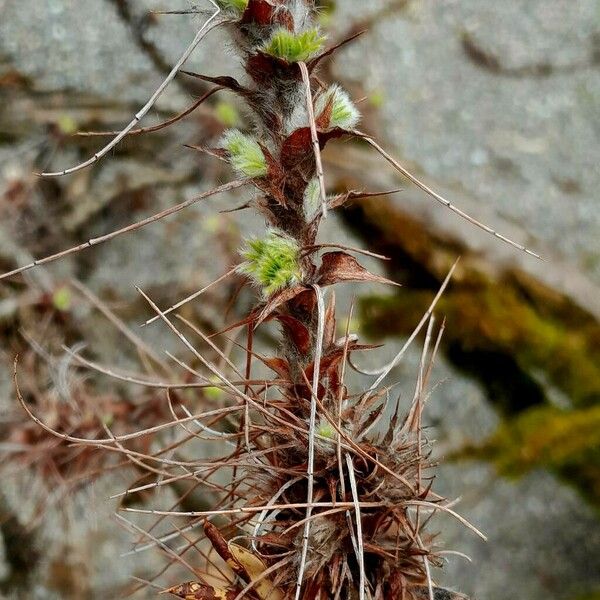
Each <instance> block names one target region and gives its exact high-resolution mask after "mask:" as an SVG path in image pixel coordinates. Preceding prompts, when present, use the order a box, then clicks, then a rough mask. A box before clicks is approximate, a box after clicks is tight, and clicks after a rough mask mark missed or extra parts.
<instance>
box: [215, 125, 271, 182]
mask: <svg viewBox="0 0 600 600" xmlns="http://www.w3.org/2000/svg"><path fill="white" fill-rule="evenodd" d="M221 146H222V147H223V148H224V149H225V150H227V152H228V153H229V162H230V163H231V166H232V167H233V168H234V169H235V170H236V171H237V172H238V173H239V174H240V175H245V176H246V177H252V178H256V177H265V176H266V175H267V173H268V172H269V167H268V165H267V159H266V158H265V154H264V152H263V151H262V148H261V147H260V144H259V143H258V142H257V141H256V140H255V139H254V138H253V137H252V136H249V135H246V134H244V133H242V132H241V131H239V130H238V129H230V130H229V131H227V132H226V133H225V135H224V136H223V138H222V140H221Z"/></svg>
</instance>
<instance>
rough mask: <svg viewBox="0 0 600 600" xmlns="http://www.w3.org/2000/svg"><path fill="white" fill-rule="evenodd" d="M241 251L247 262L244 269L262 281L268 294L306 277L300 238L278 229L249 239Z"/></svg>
mask: <svg viewBox="0 0 600 600" xmlns="http://www.w3.org/2000/svg"><path fill="white" fill-rule="evenodd" d="M241 255H242V256H243V258H244V259H245V262H244V263H242V265H240V271H241V272H242V273H244V274H246V275H248V276H249V277H250V278H251V279H252V280H253V281H254V282H255V283H256V284H258V285H259V286H260V287H261V288H262V290H263V294H264V295H265V296H270V295H271V294H273V293H275V292H277V291H279V290H281V289H283V288H284V287H286V286H288V285H290V284H291V283H294V282H298V281H300V279H301V278H302V271H301V269H300V262H299V257H300V248H299V247H298V244H297V242H296V241H295V240H294V239H292V238H290V237H289V236H286V235H285V234H283V233H280V232H278V231H275V230H271V231H270V232H269V233H268V235H267V236H266V237H264V238H260V239H258V238H254V239H251V240H248V242H247V245H246V247H245V248H244V249H243V250H242V251H241Z"/></svg>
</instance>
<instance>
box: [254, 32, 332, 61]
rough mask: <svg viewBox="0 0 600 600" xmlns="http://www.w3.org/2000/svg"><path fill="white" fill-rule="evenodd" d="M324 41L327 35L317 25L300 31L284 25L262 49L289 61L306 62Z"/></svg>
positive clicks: (266, 52)
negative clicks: (290, 29) (291, 29)
mask: <svg viewBox="0 0 600 600" xmlns="http://www.w3.org/2000/svg"><path fill="white" fill-rule="evenodd" d="M324 43H325V37H324V36H322V35H321V33H320V31H319V29H318V28H316V27H314V28H312V29H307V30H306V31H302V32H300V33H293V32H291V31H288V30H287V29H285V28H283V27H282V28H280V29H277V30H276V31H274V32H273V34H272V35H271V37H270V39H269V40H268V41H267V42H266V44H265V45H264V46H263V47H262V51H263V52H264V53H265V54H269V55H270V56H274V57H276V58H280V59H282V60H285V61H287V62H289V63H295V62H301V61H302V62H304V61H307V60H309V59H311V58H313V57H314V56H315V55H316V54H317V53H318V52H319V50H320V49H321V48H322V47H323V44H324Z"/></svg>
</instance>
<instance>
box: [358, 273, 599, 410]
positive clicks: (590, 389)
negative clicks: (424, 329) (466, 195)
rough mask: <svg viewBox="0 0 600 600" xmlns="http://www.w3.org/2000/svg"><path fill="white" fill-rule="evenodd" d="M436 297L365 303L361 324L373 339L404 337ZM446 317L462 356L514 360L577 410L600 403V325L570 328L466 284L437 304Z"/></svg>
mask: <svg viewBox="0 0 600 600" xmlns="http://www.w3.org/2000/svg"><path fill="white" fill-rule="evenodd" d="M433 295H434V293H433V292H424V291H412V292H411V291H410V290H404V291H401V292H399V293H398V295H396V296H391V297H388V298H373V297H372V298H365V299H363V301H362V310H363V315H364V316H363V320H364V322H365V326H366V328H367V331H369V332H370V333H371V335H373V336H379V335H382V334H383V335H394V334H395V335H406V334H407V333H409V332H410V331H411V330H412V328H413V327H414V326H415V324H416V323H417V322H418V321H419V319H420V316H421V315H422V314H423V312H424V311H425V310H426V309H427V307H428V306H429V304H430V302H431V300H432V298H433ZM437 312H438V314H440V315H444V316H446V318H447V320H448V327H447V329H446V334H445V344H446V346H447V347H448V346H450V345H452V346H453V347H455V348H460V349H461V350H462V351H464V352H473V351H481V352H494V353H500V354H504V355H507V356H510V357H512V358H513V359H514V361H515V362H516V363H517V365H518V366H519V368H520V369H521V370H523V371H524V372H525V373H530V374H531V375H532V376H536V375H537V374H542V375H543V377H544V378H545V379H547V380H548V381H550V382H551V383H552V384H553V385H554V386H556V387H557V388H558V389H560V390H562V391H563V392H564V393H565V394H566V395H568V396H569V398H570V400H571V401H572V402H573V403H574V404H575V405H579V406H591V405H593V404H595V403H597V402H599V401H600V348H599V347H598V343H597V340H598V339H600V338H598V337H597V336H598V335H599V329H600V328H599V327H598V325H595V326H591V325H586V326H584V327H583V328H582V329H577V328H574V327H566V326H565V325H563V324H562V323H561V322H560V321H558V320H555V319H553V318H551V317H550V316H543V315H540V314H539V313H538V312H537V311H536V310H535V308H533V307H532V306H530V305H529V304H528V303H527V302H525V301H523V299H522V298H521V297H520V296H519V295H518V293H517V292H516V291H515V290H514V289H512V288H510V287H507V286H504V285H502V283H494V282H490V283H483V284H482V283H481V282H477V283H476V284H475V285H474V286H470V285H468V284H467V282H465V284H464V286H463V287H462V288H459V289H453V290H451V291H448V292H447V293H446V295H445V296H443V297H442V299H441V300H440V302H439V303H438V309H437Z"/></svg>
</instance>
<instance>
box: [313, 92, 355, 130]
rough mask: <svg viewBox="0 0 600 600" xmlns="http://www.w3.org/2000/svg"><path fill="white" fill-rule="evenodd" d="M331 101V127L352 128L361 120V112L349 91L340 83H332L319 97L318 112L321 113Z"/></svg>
mask: <svg viewBox="0 0 600 600" xmlns="http://www.w3.org/2000/svg"><path fill="white" fill-rule="evenodd" d="M329 103H331V117H330V119H329V127H340V128H341V129H352V128H353V127H355V126H356V125H357V124H358V122H359V121H360V112H359V111H358V109H357V108H356V106H355V105H354V103H353V102H352V100H350V96H349V95H348V93H347V92H346V91H345V90H343V89H342V88H341V87H340V86H339V85H332V86H331V87H330V88H329V89H328V90H327V91H326V92H323V93H322V94H321V95H320V96H319V98H318V99H317V103H316V109H317V114H321V113H322V112H323V111H324V110H325V108H326V106H327V105H328V104H329Z"/></svg>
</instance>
